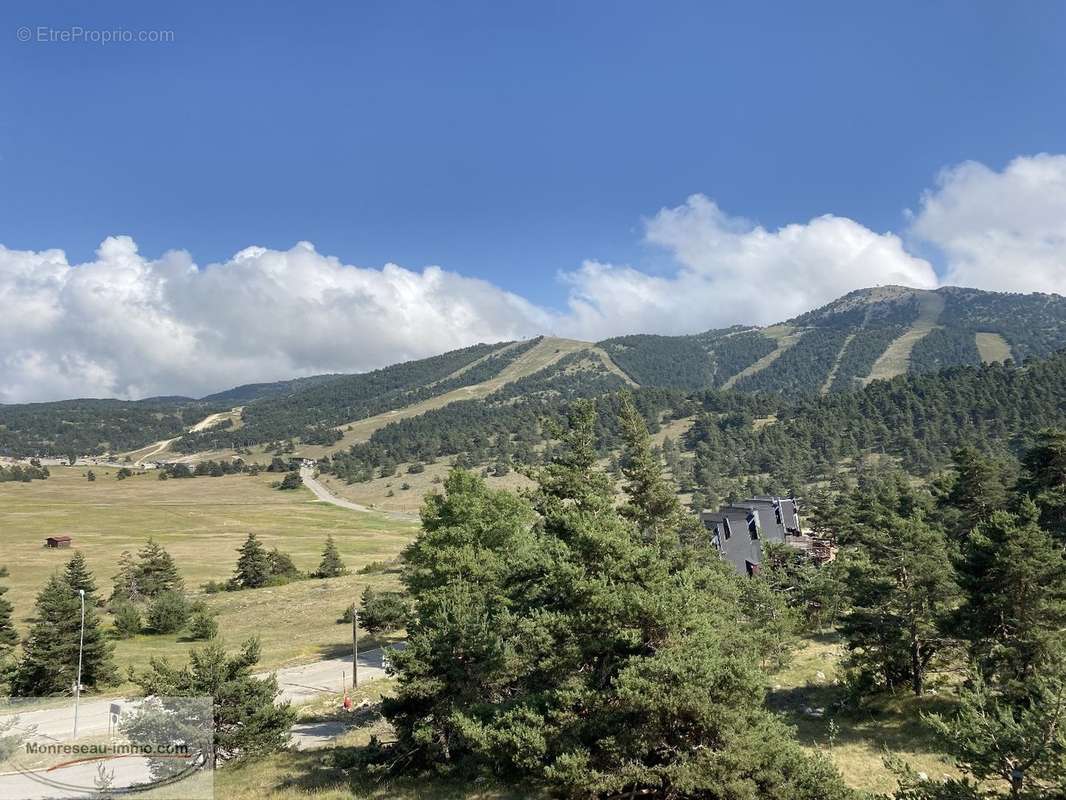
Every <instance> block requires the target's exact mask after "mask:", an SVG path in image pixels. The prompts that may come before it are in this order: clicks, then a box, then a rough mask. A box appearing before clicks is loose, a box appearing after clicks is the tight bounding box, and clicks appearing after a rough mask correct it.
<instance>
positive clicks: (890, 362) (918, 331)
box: [862, 292, 944, 386]
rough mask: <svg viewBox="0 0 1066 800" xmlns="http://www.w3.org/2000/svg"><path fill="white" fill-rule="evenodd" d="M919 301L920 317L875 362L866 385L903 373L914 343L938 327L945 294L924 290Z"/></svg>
mask: <svg viewBox="0 0 1066 800" xmlns="http://www.w3.org/2000/svg"><path fill="white" fill-rule="evenodd" d="M918 303H919V306H918V318H917V319H916V320H915V321H914V324H913V325H911V327H910V328H909V329H908V330H907V331H906V332H905V333H904V334H903V335H902V336H900V337H899V338H898V339H896V340H894V341H893V342H892V343H891V344H890V345H889V346H888V347H887V348H886V349H885V352H883V353H882V354H881V355H880V356H879V357H878V359H877V361H875V362H874V365H873V367H872V368H871V369H870V374H869V375H868V376H867V377H866V378H864V379H863V381H862V383H863V385H864V386H865V385H866V384H868V383H870V382H871V381H877V380H889V379H890V378H894V377H896V376H897V375H903V374H904V373H905V372H906V371H907V368H908V367H909V366H910V360H911V350H913V349H914V345H916V344H917V343H918V342H919V341H920V340H921V339H922V338H923V337H924V336H926V335H927V334H928V333H929V332H930V331H931V330H933V329H934V328H935V327H936V324H937V320H939V319H940V315H941V313H943V311H944V298H943V296H942V295H939V294H937V293H935V292H922V293H921V294H919V295H918Z"/></svg>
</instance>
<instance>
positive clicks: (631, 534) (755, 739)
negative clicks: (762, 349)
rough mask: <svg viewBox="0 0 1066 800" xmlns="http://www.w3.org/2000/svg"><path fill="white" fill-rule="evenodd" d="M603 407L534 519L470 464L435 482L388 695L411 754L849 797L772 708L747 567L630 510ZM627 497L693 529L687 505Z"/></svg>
mask: <svg viewBox="0 0 1066 800" xmlns="http://www.w3.org/2000/svg"><path fill="white" fill-rule="evenodd" d="M585 408H586V409H587V408H588V406H585ZM588 423H589V417H588V416H585V415H584V414H583V412H579V413H578V414H577V415H575V416H572V418H571V426H570V429H569V431H568V432H567V433H566V435H565V436H564V440H563V442H562V445H561V446H560V447H559V448H558V449H557V450H556V452H554V453H553V454H552V456H551V461H550V463H549V464H548V465H547V466H546V467H545V468H543V469H542V470H540V471H538V474H539V476H540V478H541V479H542V480H541V482H540V484H539V486H538V489H537V491H535V492H534V493H533V494H532V496H531V498H532V501H533V503H534V504H535V505H536V507H537V510H538V511H540V512H541V517H540V521H539V523H538V524H537V525H536V526H531V525H530V522H531V521H532V519H533V513H532V512H533V509H532V508H531V507H530V505H529V503H527V502H526V501H525V500H523V499H519V498H516V497H515V496H513V495H511V494H509V493H507V492H497V491H493V490H492V489H489V488H488V487H487V486H486V485H485V483H484V481H483V480H481V479H480V478H478V477H476V476H472V475H469V474H467V473H463V472H459V471H456V472H453V473H452V475H451V476H449V478H448V481H447V482H446V490H447V493H446V494H445V495H443V496H440V495H435V496H431V497H429V498H427V500H426V503H425V506H424V508H423V532H422V533H421V534H420V536H419V537H418V539H417V540H416V541H415V542H414V543H413V544H412V545H411V547H410V548H409V549H408V551H407V553H406V554H405V566H404V582H405V585H406V586H407V587H408V590H409V591H410V593H411V595H412V598H413V601H414V606H415V609H414V613H413V618H412V621H411V623H410V624H409V626H408V632H409V638H408V647H407V648H406V649H404V650H403V651H399V652H397V653H395V654H394V656H393V659H392V660H393V666H394V669H395V670H396V672H397V675H398V677H399V688H398V691H397V693H396V695H395V697H392V698H388V699H387V700H386V701H385V704H384V710H385V713H386V716H388V717H389V719H390V721H391V722H392V723H393V725H394V726H395V728H396V730H397V735H398V739H399V741H398V742H397V744H396V745H395V753H396V756H397V757H402V758H405V759H410V758H413V759H418V760H420V761H421V762H422V763H424V764H426V765H428V766H433V767H435V768H437V769H439V770H442V771H444V772H461V773H464V774H468V775H469V774H470V773H477V772H485V773H493V774H495V775H497V776H503V777H505V778H507V777H511V778H516V779H522V780H531V781H534V782H538V783H541V784H544V785H546V786H547V787H549V790H550V791H551V792H552V793H553V794H557V795H559V796H569V797H588V798H600V797H613V796H621V797H640V796H657V797H671V798H677V800H684V799H685V798H715V800H740V799H741V798H751V797H760V798H768V799H769V800H785V798H788V800H805V799H806V798H810V799H811V800H813V799H814V798H818V800H830V799H831V798H844V797H848V796H849V792H848V790H847V789H846V788H845V787H844V785H843V783H842V782H841V780H840V778H839V776H837V775H836V774H835V773H834V771H833V769H832V768H831V767H830V766H829V765H828V763H827V762H825V761H823V760H821V759H819V758H816V757H810V756H808V755H806V754H805V753H803V752H802V750H801V749H800V748H799V746H798V744H797V743H796V742H795V741H794V740H793V739H791V735H790V733H789V731H788V729H787V728H786V727H785V726H783V725H782V723H781V722H780V721H779V720H778V719H777V717H775V716H774V715H773V714H771V713H770V712H768V711H767V710H766V709H765V708H764V707H763V704H762V700H761V697H762V693H763V691H764V689H763V686H764V684H765V677H764V675H763V673H762V672H761V671H760V670H759V668H758V663H757V662H758V659H759V657H760V655H761V654H760V648H759V647H758V646H756V645H755V644H754V643H753V642H752V637H751V631H752V628H751V627H750V624H749V621H748V619H746V615H745V613H744V612H743V611H742V610H741V609H742V606H743V603H742V602H741V594H740V588H741V585H742V584H741V582H740V579H739V578H737V577H736V576H734V575H732V574H731V573H729V572H728V571H727V570H726V569H725V568H724V567H723V566H722V564H721V563H720V561H719V560H718V559H717V557H715V556H714V554H713V553H710V552H705V551H699V550H697V549H695V548H676V547H675V548H668V549H667V550H666V551H664V550H663V549H662V548H661V547H659V546H658V542H648V541H646V540H645V537H644V535H643V533H642V532H640V531H638V529H637V525H636V524H634V523H633V522H632V521H630V519H628V518H625V517H623V516H621V515H620V514H619V512H618V511H617V510H616V509H615V508H614V506H613V502H612V497H611V493H610V490H609V487H610V483H609V481H607V479H606V477H605V476H603V475H602V473H601V472H600V471H599V470H596V469H595V468H594V467H593V463H594V458H591V457H590V456H591V455H592V448H591V446H590V445H591V442H592V441H593V440H592V437H591V433H592V427H591V425H589V424H588ZM640 485H641V486H642V487H644V486H648V485H649V484H648V482H647V481H644V480H643V479H642V480H641V481H640ZM647 496H651V497H655V496H656V493H655V492H654V491H652V492H650V493H648V495H647ZM630 502H631V503H632V504H633V507H634V509H635V510H636V513H634V514H633V515H634V517H635V518H637V519H640V520H641V521H642V522H643V523H646V525H647V526H650V527H652V528H654V529H656V530H659V531H661V532H662V534H663V536H662V537H661V538H662V539H664V540H670V539H673V540H676V539H677V538H679V537H678V536H677V531H668V530H667V529H666V525H665V523H664V516H665V514H672V513H673V511H672V509H669V508H664V511H663V514H664V516H659V515H658V514H657V513H653V512H652V509H657V508H660V506H659V505H658V504H657V503H655V504H653V503H649V504H648V505H646V506H641V505H639V504H638V502H636V500H635V498H631V501H630ZM631 513H632V512H631Z"/></svg>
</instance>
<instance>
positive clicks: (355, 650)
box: [352, 603, 359, 689]
mask: <svg viewBox="0 0 1066 800" xmlns="http://www.w3.org/2000/svg"><path fill="white" fill-rule="evenodd" d="M352 688H353V689H357V688H359V604H358V603H352Z"/></svg>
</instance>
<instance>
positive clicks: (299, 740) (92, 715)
mask: <svg viewBox="0 0 1066 800" xmlns="http://www.w3.org/2000/svg"><path fill="white" fill-rule="evenodd" d="M398 646H399V647H402V646H403V644H402V643H400V644H399V645H398ZM385 656H386V651H385V650H383V649H382V648H375V649H373V650H367V651H366V652H363V653H360V654H359V684H360V685H363V684H365V683H368V682H370V681H374V680H378V679H380V678H383V677H385V662H384V659H385ZM257 674H258V676H259V677H263V676H265V675H269V674H271V673H267V672H263V673H257ZM273 674H275V675H276V676H277V679H278V688H279V689H280V690H281V692H280V695H279V697H278V701H279V702H284V701H290V702H292V703H293V704H295V705H299V704H301V703H307V702H310V701H312V700H314V699H316V698H317V697H320V696H322V695H324V694H330V693H335V694H341V693H342V692H343V691H344V689H345V687H346V686H351V683H352V659H351V657H350V656H349V657H347V658H331V659H326V660H324V661H317V662H315V663H313V664H301V665H299V666H295V667H286V668H284V669H279V670H275V671H274V673H273ZM137 702H138V700H137V699H136V698H99V697H93V698H89V699H86V700H84V701H83V702H82V703H81V705H80V708H79V709H78V738H79V739H82V738H83V737H97V736H106V735H107V732H108V728H109V726H110V708H111V704H112V703H117V704H118V705H119V706H120V707H121V708H122V709H123V710H125V709H132V708H135V707H136V704H137ZM10 716H17V717H18V724H17V725H16V726H15V728H16V730H21V731H23V732H25V733H29V734H31V735H30V737H29V738H30V739H31V740H33V741H38V742H42V743H49V742H51V743H56V742H64V741H70V740H71V739H72V738H73V736H72V734H73V730H74V708H73V705H71V704H69V703H66V704H64V705H62V706H60V707H57V708H48V709H42V710H40V711H27V712H22V713H7V714H0V722H3V721H4V719H5V718H6V717H10ZM346 729H347V725H346V724H345V723H344V722H338V721H325V722H299V723H297V724H296V725H294V726H293V727H292V730H291V734H292V744H293V745H295V746H296V747H299V748H301V749H310V748H315V747H323V746H325V745H326V744H328V743H329V742H330V741H331V740H333V739H335V738H336V737H337V736H339V735H340V734H342V733H344V731H345V730H346ZM97 764H98V762H96V761H93V762H90V763H87V764H72V765H70V766H66V767H62V768H61V769H58V770H51V771H48V772H47V773H44V772H41V773H34V775H33V776H27V775H23V774H18V773H15V774H6V775H0V797H2V798H4V800H9V799H10V800H16V798H39V797H42V796H44V794H42V793H46V794H47V796H49V797H83V796H85V792H84V791H82V790H78V789H75V788H71V789H64V788H62V787H55V786H53V787H51V788H46V787H45V786H44V785H42V783H41V782H40V780H38V779H39V778H41V777H44V778H47V779H48V780H56V781H59V782H62V783H67V784H70V785H71V786H74V787H77V786H92V785H93V779H94V778H95V777H96V774H97V772H96V771H97ZM107 769H108V770H109V771H114V773H115V784H114V785H115V786H126V785H129V784H130V783H132V782H135V781H143V780H144V779H145V778H146V777H147V775H148V772H147V763H146V762H145V760H144V759H143V758H137V757H129V758H122V759H117V760H114V761H109V762H107Z"/></svg>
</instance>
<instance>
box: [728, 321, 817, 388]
mask: <svg viewBox="0 0 1066 800" xmlns="http://www.w3.org/2000/svg"><path fill="white" fill-rule="evenodd" d="M769 331H770V328H767V329H765V330H764V331H763V334H765V335H768V336H772V337H773V338H775V339H777V349H776V350H774V351H772V352H770V353H767V354H766V355H765V356H763V357H762V358H760V359H759V360H758V361H756V362H755V363H754V364H751V365H749V366H747V367H744V369H742V370H741V371H740V372H738V373H737V374H736V375H734V376H733V377H731V378H730V379H729V380H727V381H726V382H725V383H723V384H722V388H723V389H732V388H733V387H734V386H735V385H736V382H737V381H739V380H740V379H741V378H746V377H748V376H749V375H754V374H755V373H756V372H759V371H761V370H764V369H766V368H767V367H768V366H770V365H771V364H773V363H774V362H775V361H777V359H779V358H781V354H782V353H784V352H785V351H786V350H788V348H790V347H792V345H794V344H795V343H796V342H798V341H799V338H800V337H801V336H802V335H803V331H794V330H793V329H792V328H791V327H787V326H782V328H781V330H780V332H779V333H780V335H778V336H774V335H773V334H772V333H770V332H769Z"/></svg>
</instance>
